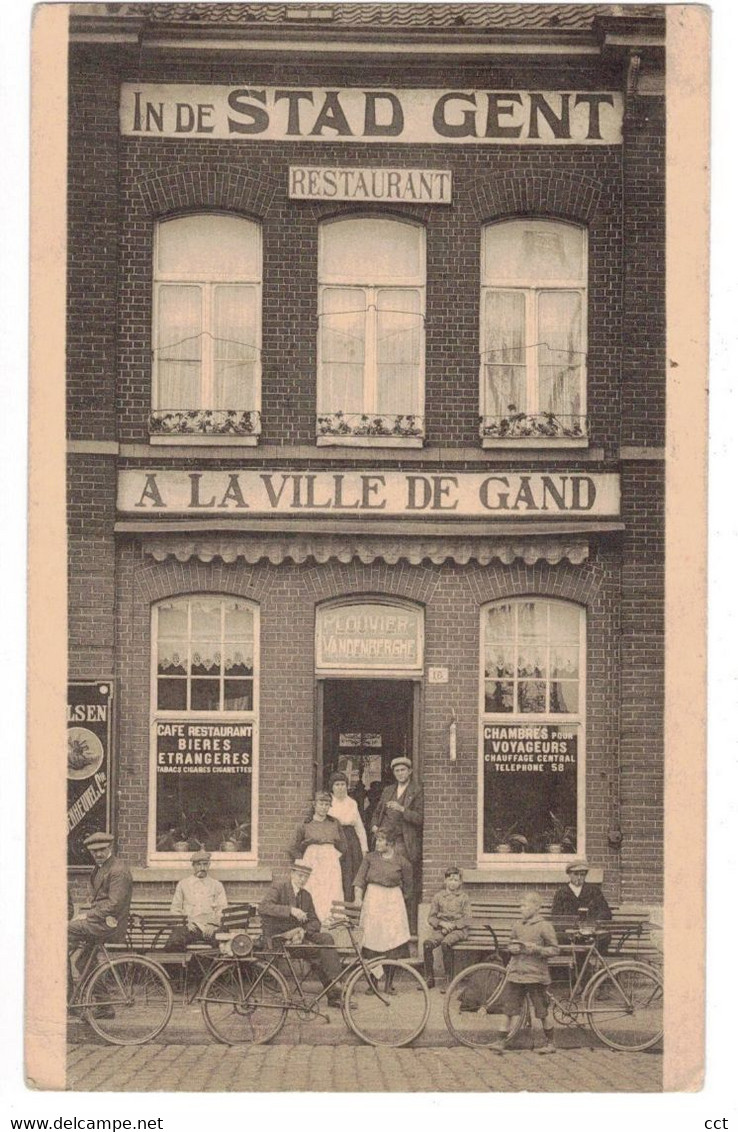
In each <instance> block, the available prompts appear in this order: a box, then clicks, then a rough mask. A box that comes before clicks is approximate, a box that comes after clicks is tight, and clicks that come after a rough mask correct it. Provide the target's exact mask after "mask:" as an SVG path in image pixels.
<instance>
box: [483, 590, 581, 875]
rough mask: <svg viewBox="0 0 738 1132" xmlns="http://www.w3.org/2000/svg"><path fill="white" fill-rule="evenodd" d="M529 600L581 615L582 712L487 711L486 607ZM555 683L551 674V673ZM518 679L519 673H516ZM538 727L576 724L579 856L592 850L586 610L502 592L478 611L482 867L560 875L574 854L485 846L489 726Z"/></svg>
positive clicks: (557, 600)
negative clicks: (543, 869) (589, 847)
mask: <svg viewBox="0 0 738 1132" xmlns="http://www.w3.org/2000/svg"><path fill="white" fill-rule="evenodd" d="M526 602H541V603H544V602H545V603H546V604H548V605H560V606H567V607H568V608H570V609H575V610H576V611H577V612H578V614H579V670H580V674H579V711H578V712H570V713H569V712H525V713H517V712H515V711H511V712H487V711H486V710H485V676H484V672H485V659H486V658H485V652H486V643H487V642H486V622H487V612H488V610H489V609H491V608H493V607H494V606H497V605H516V604H517V605H522V604H525V603H526ZM546 680H547V683H549V684H550V682H551V677H550V676H547V678H546ZM514 683H515V684H517V675H515V676H514ZM490 724H492V725H495V724H496V725H498V726H505V725H508V726H528V725H530V726H531V727H533V726H535V725H536V724H553V725H558V726H562V725H563V726H565V725H566V724H571V726H572V727H575V726H576V728H577V852H576V856H577V857H585V856H586V853H587V822H586V817H587V797H586V786H587V610H586V609H585V607H584V606H582V605H579V604H578V603H577V602H574V601H566V600H563V599H560V598H552V597H548V596H547V595H544V594H523V595H515V596H513V597H500V598H496V599H495V600H494V601H489V602H486V603H485V605H483V606H482V607H481V609H480V613H479V737H478V759H477V764H478V765H477V770H478V774H477V861H478V863H479V866H480V868H486V869H488V868H489V867H490V866H491V865H494V866H495V868H497V867H499V868H500V869H503V870H507V871H511V870H520V869H523V870H525V869H540V868H541V867H542V866H543V867H550V869H551V871H552V872H555V873H556V875H557V876H559V875H560V873H561V871H562V868H563V867H564V865H565V863H566V862H567V861H570V860H572V859H573V858H572V856H570V855H569V854H567V855H564V856H562V855H561V854H559V853H509V854H505V853H489V852H485V851H484V729H485V726H489V725H490Z"/></svg>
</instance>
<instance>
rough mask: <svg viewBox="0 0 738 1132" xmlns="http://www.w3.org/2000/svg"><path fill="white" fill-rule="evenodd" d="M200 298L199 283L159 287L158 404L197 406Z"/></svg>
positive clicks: (160, 405) (185, 407) (200, 317)
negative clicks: (197, 284) (197, 285)
mask: <svg viewBox="0 0 738 1132" xmlns="http://www.w3.org/2000/svg"><path fill="white" fill-rule="evenodd" d="M201 304H202V298H201V290H200V288H199V287H192V286H183V285H182V284H179V283H173V284H166V285H161V286H160V287H159V311H158V320H157V345H156V376H157V401H158V404H157V408H159V409H197V408H199V407H200V400H201V398H200V372H201V366H202V338H201V331H202V310H201Z"/></svg>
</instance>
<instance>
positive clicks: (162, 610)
mask: <svg viewBox="0 0 738 1132" xmlns="http://www.w3.org/2000/svg"><path fill="white" fill-rule="evenodd" d="M158 610H159V615H158V616H159V621H158V633H159V636H160V637H168V638H172V637H184V638H185V639H186V638H187V602H186V601H171V602H169V601H168V602H164V603H162V604H161V605H159V607H158Z"/></svg>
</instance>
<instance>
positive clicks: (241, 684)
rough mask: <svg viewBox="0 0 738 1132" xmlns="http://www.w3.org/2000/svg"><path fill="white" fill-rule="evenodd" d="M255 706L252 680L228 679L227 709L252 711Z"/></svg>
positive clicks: (225, 706) (226, 688) (226, 690)
mask: <svg viewBox="0 0 738 1132" xmlns="http://www.w3.org/2000/svg"><path fill="white" fill-rule="evenodd" d="M253 706H254V686H253V683H252V681H251V680H226V681H225V702H224V704H223V707H224V709H225V710H226V711H251V710H252V708H253Z"/></svg>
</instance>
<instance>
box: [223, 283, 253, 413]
mask: <svg viewBox="0 0 738 1132" xmlns="http://www.w3.org/2000/svg"><path fill="white" fill-rule="evenodd" d="M256 303H257V290H256V288H255V287H227V286H220V287H216V288H215V291H214V303H213V334H214V337H215V340H214V342H213V359H214V367H215V388H214V391H213V392H214V398H213V405H212V408H214V409H253V407H254V374H255V372H256V366H257V362H258V358H259V351H258V342H257V339H258V323H257V309H256Z"/></svg>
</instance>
